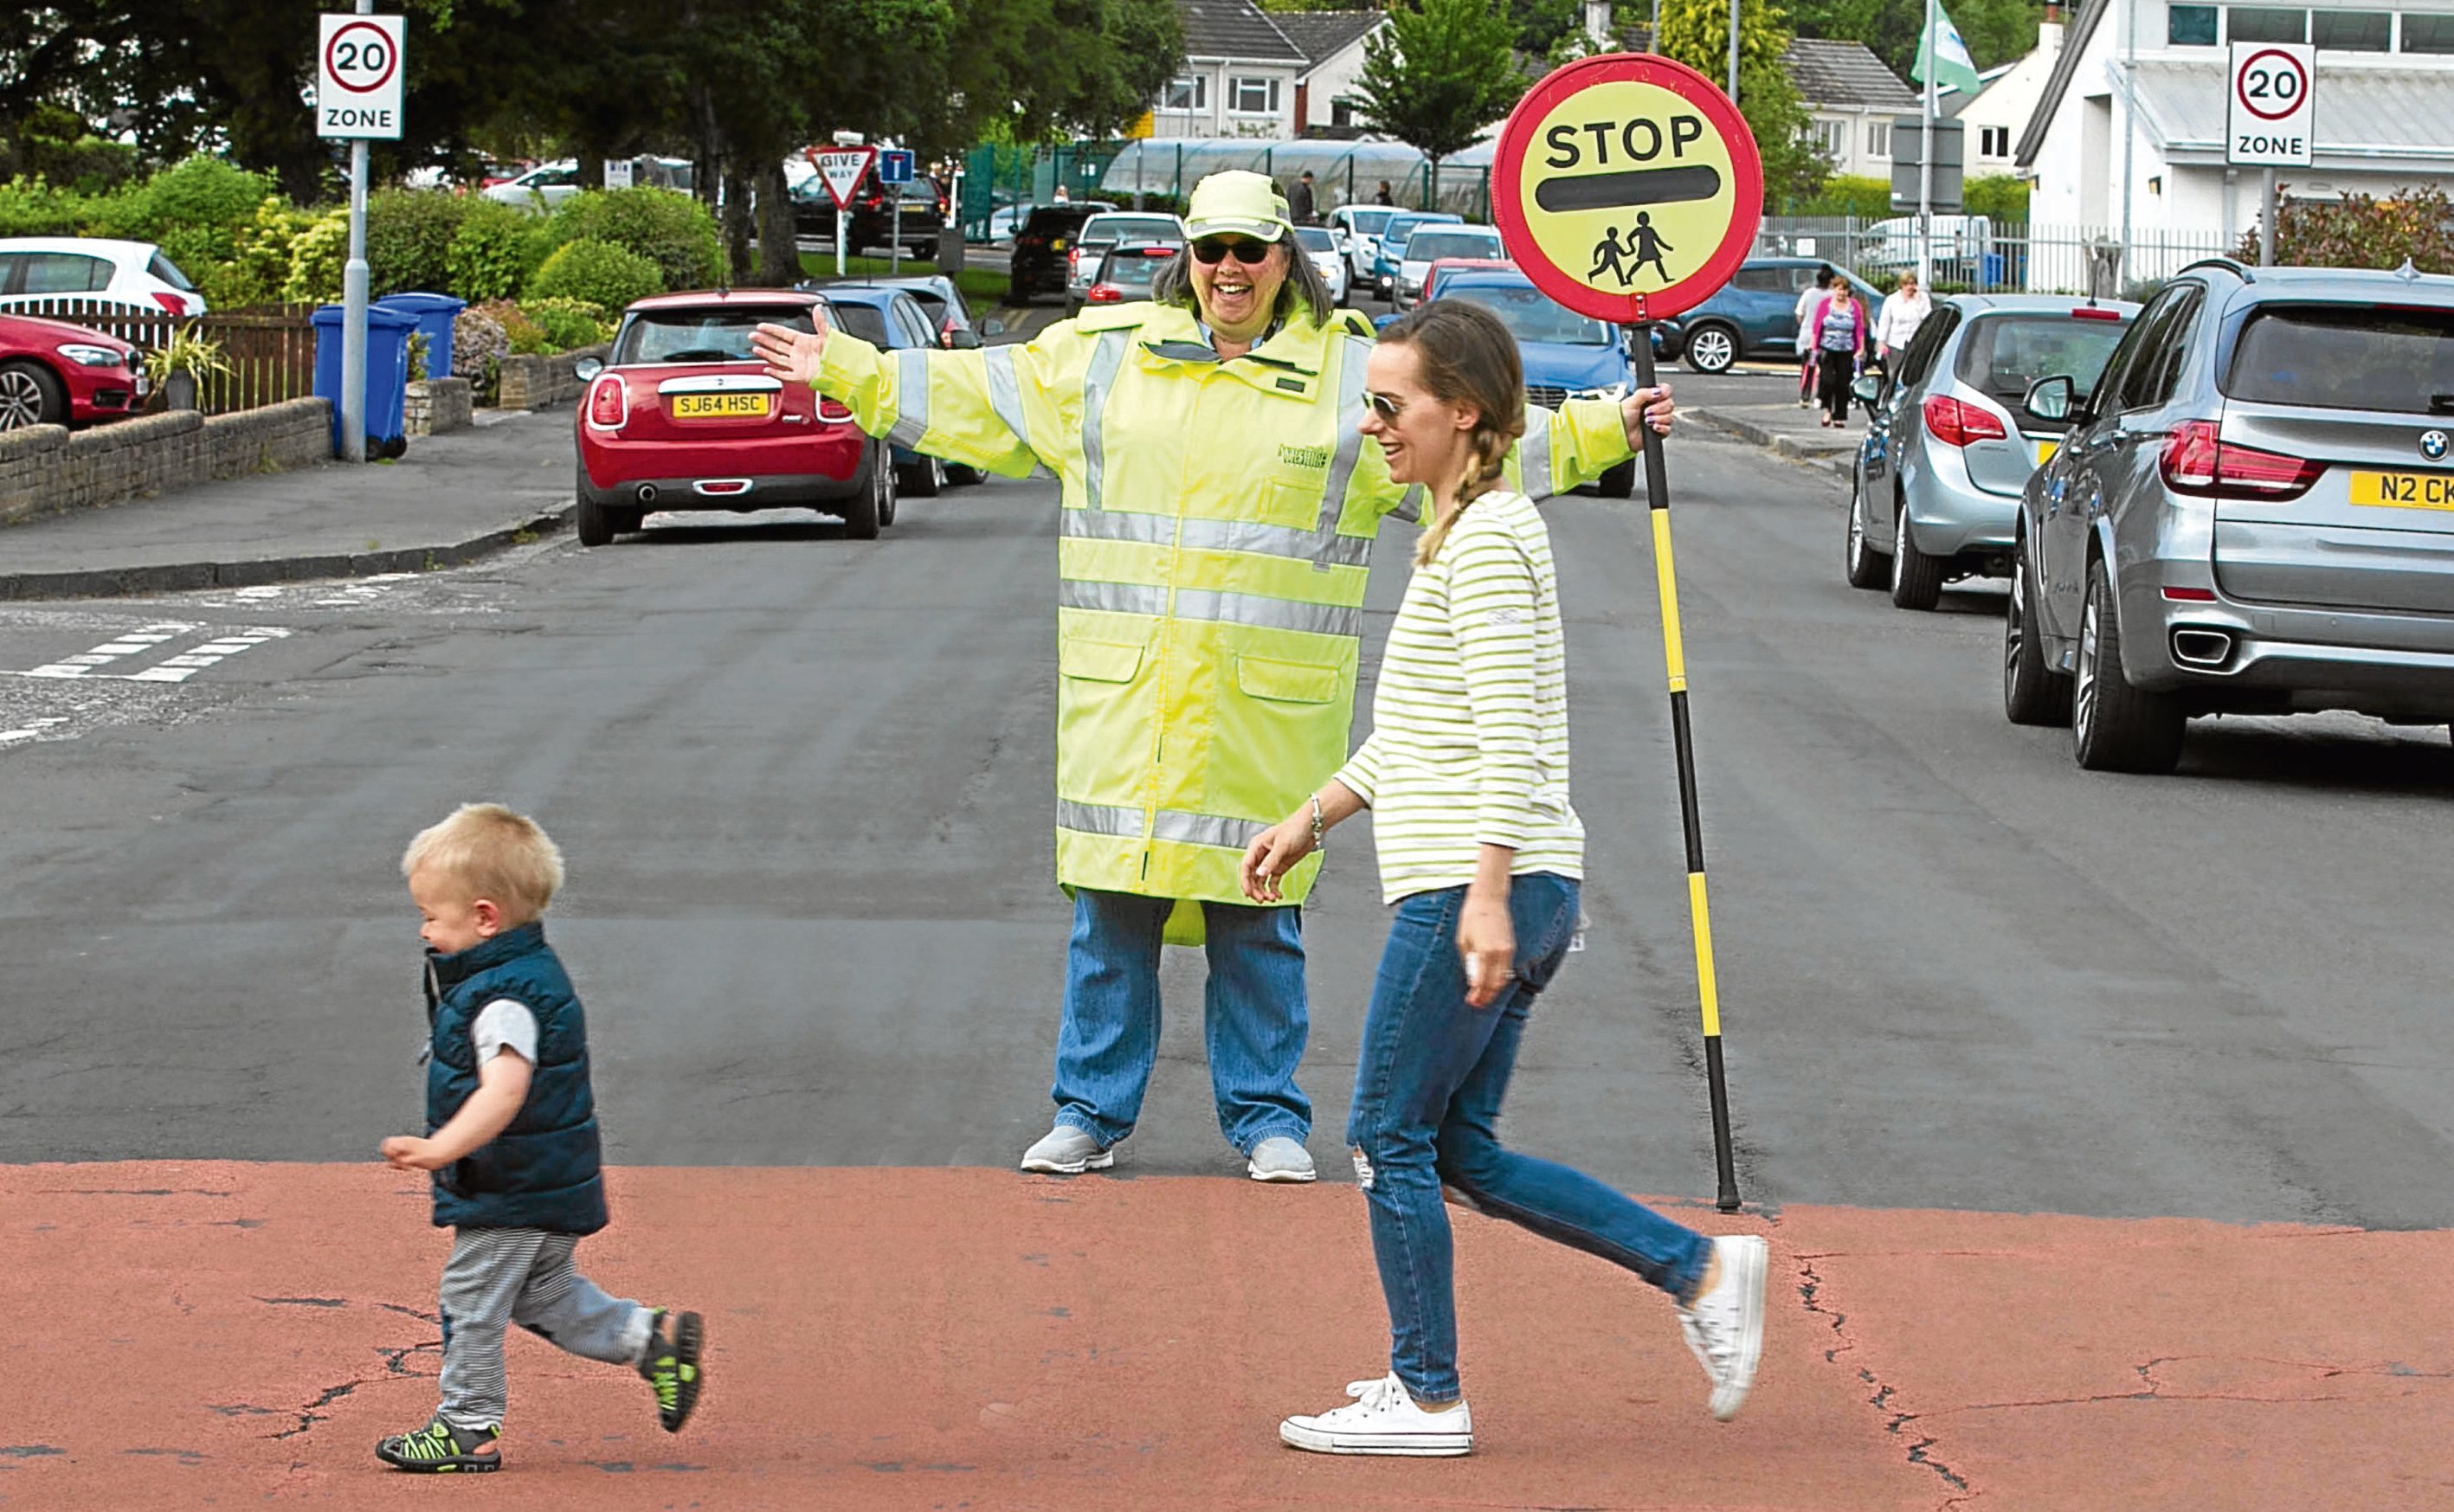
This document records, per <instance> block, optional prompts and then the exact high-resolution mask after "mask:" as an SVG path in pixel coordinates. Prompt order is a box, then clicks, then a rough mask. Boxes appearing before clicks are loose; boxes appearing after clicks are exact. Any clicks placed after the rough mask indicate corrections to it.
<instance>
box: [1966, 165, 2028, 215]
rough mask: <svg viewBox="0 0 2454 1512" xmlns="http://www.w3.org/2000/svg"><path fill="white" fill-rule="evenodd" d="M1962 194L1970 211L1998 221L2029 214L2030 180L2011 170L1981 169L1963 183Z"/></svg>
mask: <svg viewBox="0 0 2454 1512" xmlns="http://www.w3.org/2000/svg"><path fill="white" fill-rule="evenodd" d="M1960 198H1961V204H1962V205H1964V206H1966V207H1967V211H1968V213H1969V214H1971V215H1991V216H1992V217H1994V219H1996V220H1998V221H2005V220H2026V219H2027V218H2028V181H2027V180H2026V179H2024V178H2020V177H2017V176H2015V175H2013V174H2010V173H1981V174H1979V175H1977V176H1976V177H1974V178H1971V179H1969V180H1968V181H1967V182H1966V183H1965V184H1963V185H1962V186H1961V194H1960Z"/></svg>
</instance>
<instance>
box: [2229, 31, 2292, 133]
mask: <svg viewBox="0 0 2454 1512" xmlns="http://www.w3.org/2000/svg"><path fill="white" fill-rule="evenodd" d="M2261 58H2282V59H2283V61H2284V62H2286V63H2289V64H2291V65H2292V71H2293V72H2295V73H2297V74H2299V75H2300V76H2301V99H2300V101H2299V103H2297V104H2295V105H2294V106H2293V107H2292V109H2290V110H2288V111H2280V112H2278V113H2276V114H2274V115H2269V114H2267V113H2266V112H2265V111H2262V110H2260V109H2259V108H2258V107H2257V106H2255V105H2252V104H2250V103H2249V96H2248V95H2246V94H2243V93H2242V92H2241V87H2242V85H2243V84H2244V83H2247V82H2248V80H2249V71H2250V70H2251V69H2253V68H2255V67H2257V66H2258V60H2259V59H2261ZM2232 92H2233V95H2234V97H2235V98H2237V99H2239V100H2240V101H2241V108H2242V109H2243V110H2244V111H2248V112H2249V113H2250V114H2252V115H2255V116H2257V117H2258V118H2259V119H2260V120H2262V121H2266V122H2270V123H2271V122H2275V121H2281V120H2285V119H2287V118H2289V117H2291V116H2295V115H2298V114H2300V113H2301V112H2302V111H2305V110H2307V109H2308V108H2309V71H2308V70H2307V69H2304V68H2303V67H2302V66H2301V60H2300V59H2299V58H2296V57H2294V56H2293V55H2292V54H2291V53H2289V52H2286V51H2284V50H2283V49H2282V48H2264V49H2262V50H2259V51H2256V52H2253V53H2251V54H2250V55H2249V56H2248V57H2247V58H2245V59H2243V61H2242V65H2241V71H2240V72H2239V73H2236V74H2234V75H2233V80H2232Z"/></svg>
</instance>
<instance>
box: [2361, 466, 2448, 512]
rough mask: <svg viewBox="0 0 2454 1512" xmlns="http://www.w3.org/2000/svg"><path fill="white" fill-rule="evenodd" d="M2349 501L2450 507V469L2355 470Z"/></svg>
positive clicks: (2387, 505) (2379, 505) (2386, 506)
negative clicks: (2391, 471) (2410, 470)
mask: <svg viewBox="0 0 2454 1512" xmlns="http://www.w3.org/2000/svg"><path fill="white" fill-rule="evenodd" d="M2352 502H2353V503H2355V504H2366V505H2370V506H2372V507H2375V508H2381V509H2405V510H2454V473H2355V474H2352Z"/></svg>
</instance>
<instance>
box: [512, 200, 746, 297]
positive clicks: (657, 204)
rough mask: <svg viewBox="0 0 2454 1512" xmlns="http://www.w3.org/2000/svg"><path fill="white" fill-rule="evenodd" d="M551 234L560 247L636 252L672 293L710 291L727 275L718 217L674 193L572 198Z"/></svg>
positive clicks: (557, 215)
mask: <svg viewBox="0 0 2454 1512" xmlns="http://www.w3.org/2000/svg"><path fill="white" fill-rule="evenodd" d="M547 231H548V233H549V234H550V235H551V236H552V237H553V244H554V245H555V246H561V245H564V244H566V243H569V242H575V241H583V240H585V241H601V242H607V243H611V244H612V245H614V246H615V247H620V248H624V249H626V250H627V251H630V252H636V253H637V254H638V255H640V256H642V257H645V258H647V259H648V260H649V261H650V262H653V263H654V264H655V265H656V270H657V272H658V273H659V274H660V275H661V277H662V280H663V282H662V287H664V288H667V289H705V288H709V287H712V286H713V285H714V284H715V283H716V282H717V281H718V280H719V279H720V278H721V277H722V276H723V272H724V260H723V247H724V239H723V237H722V236H721V235H719V234H718V232H717V231H716V226H715V216H714V214H712V213H711V212H709V211H708V208H707V207H706V206H705V205H702V204H700V203H699V202H698V201H697V200H695V199H693V198H691V197H690V196H689V195H688V194H679V193H675V192H674V191H672V190H669V189H653V188H649V187H647V186H645V185H642V186H640V187H639V188H636V189H612V190H596V191H589V192H582V193H577V194H573V195H572V196H571V198H569V199H567V200H564V201H563V202H562V204H561V205H560V207H558V208H557V209H556V210H555V211H554V212H553V219H552V220H551V221H549V222H548V223H547ZM606 308H608V309H611V310H619V309H620V308H621V306H620V305H608V306H607V307H606Z"/></svg>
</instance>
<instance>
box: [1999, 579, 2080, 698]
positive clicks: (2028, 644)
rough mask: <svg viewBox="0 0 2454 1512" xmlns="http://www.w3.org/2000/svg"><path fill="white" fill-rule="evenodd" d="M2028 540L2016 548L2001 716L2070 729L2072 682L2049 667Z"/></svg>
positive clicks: (2005, 626) (2005, 615) (2005, 624)
mask: <svg viewBox="0 0 2454 1512" xmlns="http://www.w3.org/2000/svg"><path fill="white" fill-rule="evenodd" d="M2030 594H2031V588H2030V584H2029V578H2028V537H2027V536H2026V535H2025V534H2022V536H2021V537H2020V539H2019V543H2018V544H2017V545H2015V546H2013V547H2012V548H2011V602H2010V604H2009V606H2008V607H2007V608H2005V609H2004V610H2003V612H2002V715H2003V717H2005V718H2007V719H2009V720H2010V721H2011V722H2012V723H2013V724H2034V725H2066V724H2068V723H2070V721H2071V680H2070V679H2069V678H2068V677H2065V676H2063V675H2062V674H2060V673H2058V672H2055V671H2054V670H2053V669H2052V668H2050V667H2048V666H2046V665H2045V647H2044V642H2043V641H2042V639H2040V638H2039V636H2038V634H2037V606H2036V600H2035V599H2034V598H2033V597H2031V596H2030Z"/></svg>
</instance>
